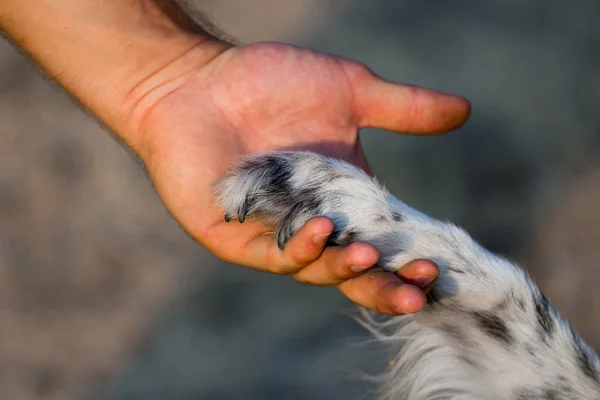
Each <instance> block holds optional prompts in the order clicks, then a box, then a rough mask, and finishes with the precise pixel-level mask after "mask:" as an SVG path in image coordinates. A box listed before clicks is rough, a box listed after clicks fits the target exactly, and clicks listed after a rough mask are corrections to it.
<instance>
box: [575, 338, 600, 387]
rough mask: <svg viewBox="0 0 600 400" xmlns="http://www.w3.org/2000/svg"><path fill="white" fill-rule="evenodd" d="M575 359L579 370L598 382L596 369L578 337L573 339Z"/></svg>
mask: <svg viewBox="0 0 600 400" xmlns="http://www.w3.org/2000/svg"><path fill="white" fill-rule="evenodd" d="M575 359H576V361H577V365H578V366H579V369H580V370H581V372H583V373H584V374H585V376H587V377H589V378H592V379H593V380H595V381H596V382H598V371H597V370H596V366H595V365H594V364H593V362H592V360H591V359H590V356H589V354H588V353H587V352H586V351H585V349H584V348H583V346H582V344H581V341H580V339H579V338H576V339H575Z"/></svg>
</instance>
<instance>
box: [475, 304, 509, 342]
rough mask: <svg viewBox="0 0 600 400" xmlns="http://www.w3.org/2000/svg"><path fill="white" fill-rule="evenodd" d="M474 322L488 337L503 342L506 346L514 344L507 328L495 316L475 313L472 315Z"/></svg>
mask: <svg viewBox="0 0 600 400" xmlns="http://www.w3.org/2000/svg"><path fill="white" fill-rule="evenodd" d="M473 317H474V318H475V321H477V323H478V324H479V327H480V328H481V329H483V331H484V332H485V333H486V334H487V335H488V336H490V337H492V338H494V339H496V340H498V341H500V342H503V343H505V344H507V345H509V344H512V343H513V342H514V338H513V337H512V334H511V333H510V330H509V329H508V326H506V324H505V323H504V321H502V319H501V318H500V317H498V316H497V315H493V314H489V313H485V312H475V313H473Z"/></svg>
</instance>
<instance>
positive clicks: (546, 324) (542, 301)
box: [533, 293, 556, 340]
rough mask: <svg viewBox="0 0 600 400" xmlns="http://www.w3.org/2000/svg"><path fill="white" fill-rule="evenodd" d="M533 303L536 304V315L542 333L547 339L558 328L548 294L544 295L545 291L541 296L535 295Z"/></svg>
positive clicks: (544, 338) (543, 337)
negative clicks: (553, 317)
mask: <svg viewBox="0 0 600 400" xmlns="http://www.w3.org/2000/svg"><path fill="white" fill-rule="evenodd" d="M533 304H534V306H535V316H536V318H537V321H538V324H539V325H540V327H541V331H540V335H541V336H542V339H543V340H546V339H547V338H548V336H549V335H551V334H552V332H554V330H555V328H556V327H555V324H554V319H552V313H551V306H550V303H549V302H548V299H547V298H546V296H544V294H543V293H540V295H539V296H534V297H533Z"/></svg>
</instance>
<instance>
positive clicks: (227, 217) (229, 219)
mask: <svg viewBox="0 0 600 400" xmlns="http://www.w3.org/2000/svg"><path fill="white" fill-rule="evenodd" d="M229 221H231V215H229V214H225V222H229Z"/></svg>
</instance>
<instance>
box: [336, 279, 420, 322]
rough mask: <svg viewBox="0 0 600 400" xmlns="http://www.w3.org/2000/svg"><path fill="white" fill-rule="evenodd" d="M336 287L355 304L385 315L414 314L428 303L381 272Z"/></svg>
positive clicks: (412, 287)
mask: <svg viewBox="0 0 600 400" xmlns="http://www.w3.org/2000/svg"><path fill="white" fill-rule="evenodd" d="M337 287H338V289H339V290H340V291H341V292H342V293H343V294H344V295H345V296H346V297H348V298H349V299H350V300H352V301H353V302H354V303H356V304H358V305H360V306H362V307H366V308H369V309H371V310H374V311H377V312H379V313H382V314H387V315H402V314H412V313H416V312H418V311H420V310H421V309H422V308H423V307H424V306H425V304H426V302H427V299H426V297H425V294H424V293H423V291H422V290H421V289H419V288H417V287H416V286H413V285H410V284H407V283H404V282H403V281H402V280H401V279H400V278H399V277H398V276H396V275H394V274H393V273H391V272H387V271H383V270H381V269H373V270H369V271H367V272H365V273H364V274H362V275H360V276H358V277H356V278H353V279H349V280H347V281H344V282H342V283H340V284H339V285H338V286H337Z"/></svg>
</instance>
